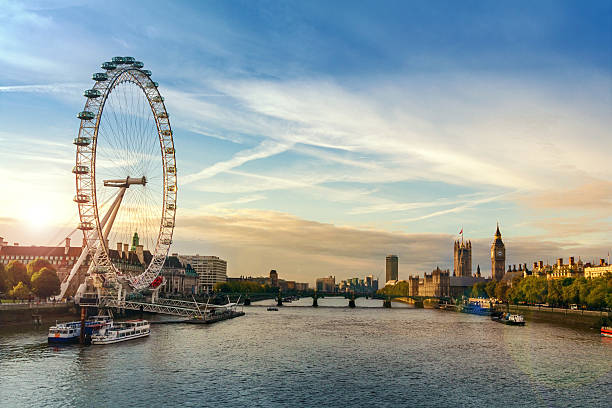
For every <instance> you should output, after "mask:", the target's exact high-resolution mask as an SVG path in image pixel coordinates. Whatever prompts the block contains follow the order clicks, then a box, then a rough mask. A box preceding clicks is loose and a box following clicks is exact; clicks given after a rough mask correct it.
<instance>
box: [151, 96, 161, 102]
mask: <svg viewBox="0 0 612 408" xmlns="http://www.w3.org/2000/svg"><path fill="white" fill-rule="evenodd" d="M151 100H152V101H153V102H163V101H164V97H163V96H159V95H157V96H154V97H152V98H151Z"/></svg>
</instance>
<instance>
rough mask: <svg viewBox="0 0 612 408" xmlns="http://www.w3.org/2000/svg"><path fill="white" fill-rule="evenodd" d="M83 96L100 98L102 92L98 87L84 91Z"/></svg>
mask: <svg viewBox="0 0 612 408" xmlns="http://www.w3.org/2000/svg"><path fill="white" fill-rule="evenodd" d="M83 96H86V97H87V98H99V97H100V96H102V93H101V92H100V91H98V90H97V89H88V90H86V91H85V92H83Z"/></svg>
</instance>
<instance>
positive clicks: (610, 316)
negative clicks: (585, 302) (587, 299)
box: [495, 305, 612, 328]
mask: <svg viewBox="0 0 612 408" xmlns="http://www.w3.org/2000/svg"><path fill="white" fill-rule="evenodd" d="M495 308H496V309H497V310H500V311H502V312H505V311H506V310H507V306H506V305H496V306H495ZM510 313H517V314H522V315H524V316H525V319H526V320H527V321H529V320H534V321H540V322H551V323H553V322H554V323H566V324H569V325H580V326H585V327H593V328H599V327H600V326H601V324H602V321H604V320H605V319H607V320H608V321H611V320H612V313H610V312H597V311H592V310H571V309H562V308H556V307H555V308H553V307H538V306H523V305H510Z"/></svg>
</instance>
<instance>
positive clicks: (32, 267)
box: [27, 258, 55, 278]
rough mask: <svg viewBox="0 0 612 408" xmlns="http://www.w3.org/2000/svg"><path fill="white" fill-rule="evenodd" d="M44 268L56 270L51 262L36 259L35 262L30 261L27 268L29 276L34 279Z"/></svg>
mask: <svg viewBox="0 0 612 408" xmlns="http://www.w3.org/2000/svg"><path fill="white" fill-rule="evenodd" d="M42 268H49V269H53V270H55V268H54V267H53V265H52V264H51V262H49V261H47V260H46V259H42V258H36V259H35V260H33V261H30V263H28V267H27V271H28V276H30V278H32V276H33V275H34V274H35V273H36V272H38V271H40V270H41V269H42Z"/></svg>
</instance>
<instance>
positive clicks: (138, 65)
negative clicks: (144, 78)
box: [132, 61, 144, 69]
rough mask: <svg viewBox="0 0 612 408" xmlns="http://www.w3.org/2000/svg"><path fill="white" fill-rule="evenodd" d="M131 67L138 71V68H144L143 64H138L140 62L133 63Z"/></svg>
mask: <svg viewBox="0 0 612 408" xmlns="http://www.w3.org/2000/svg"><path fill="white" fill-rule="evenodd" d="M132 66H133V67H134V68H138V69H140V68H142V67H144V64H143V63H142V62H140V61H134V63H133V64H132Z"/></svg>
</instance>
